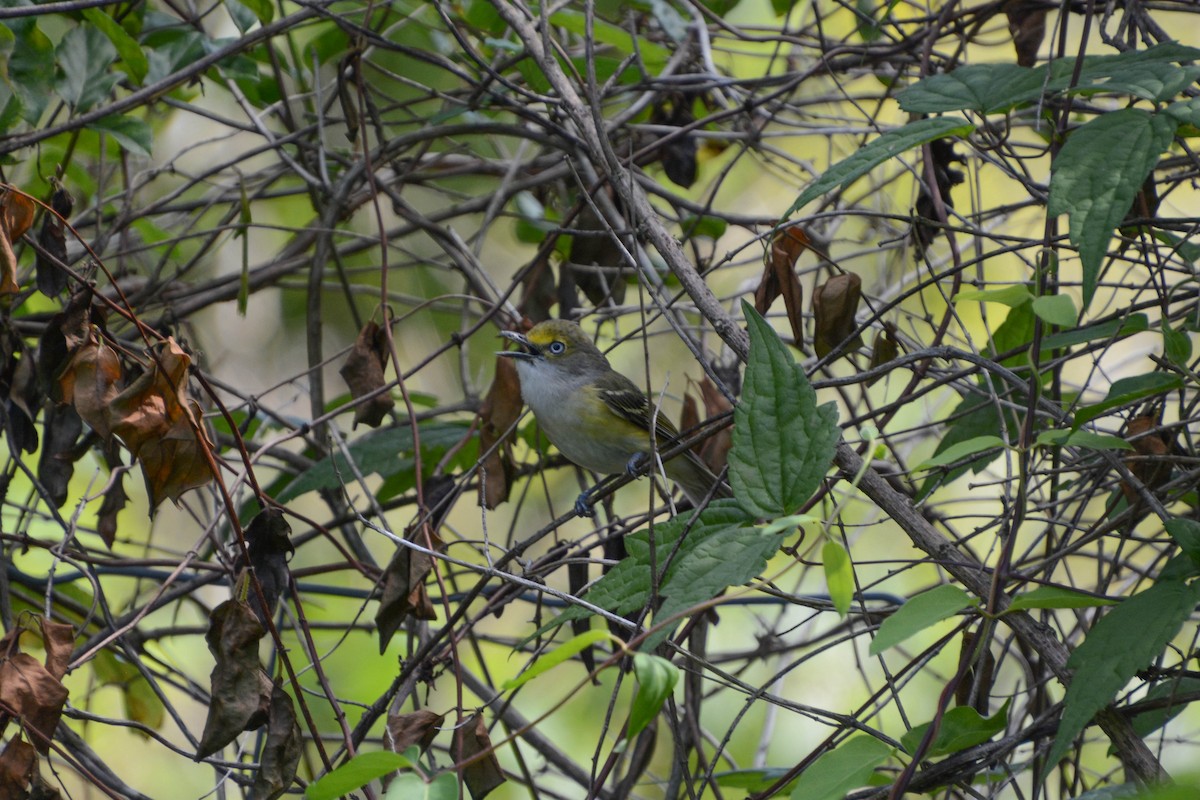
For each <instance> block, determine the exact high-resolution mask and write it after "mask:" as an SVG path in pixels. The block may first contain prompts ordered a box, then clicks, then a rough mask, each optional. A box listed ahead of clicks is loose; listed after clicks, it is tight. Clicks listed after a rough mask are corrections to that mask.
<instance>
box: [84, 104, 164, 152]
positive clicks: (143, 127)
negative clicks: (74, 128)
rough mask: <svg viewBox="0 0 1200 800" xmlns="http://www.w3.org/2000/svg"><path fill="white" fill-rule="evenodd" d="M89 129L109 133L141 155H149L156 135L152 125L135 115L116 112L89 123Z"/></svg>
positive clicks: (128, 148)
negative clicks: (152, 130)
mask: <svg viewBox="0 0 1200 800" xmlns="http://www.w3.org/2000/svg"><path fill="white" fill-rule="evenodd" d="M88 130H93V131H96V132H98V133H107V134H108V135H109V136H111V137H112V138H113V139H114V140H115V141H116V142H117V144H119V145H120V146H121V147H122V148H124V149H125V150H127V151H129V152H131V153H136V154H137V155H140V156H149V155H150V148H151V146H152V143H153V139H154V136H153V134H151V132H150V126H149V125H147V124H146V123H144V122H142V121H141V120H140V119H137V118H135V117H128V116H125V115H123V114H114V115H112V116H111V117H104V118H102V119H98V120H96V121H95V122H93V123H92V124H91V125H88Z"/></svg>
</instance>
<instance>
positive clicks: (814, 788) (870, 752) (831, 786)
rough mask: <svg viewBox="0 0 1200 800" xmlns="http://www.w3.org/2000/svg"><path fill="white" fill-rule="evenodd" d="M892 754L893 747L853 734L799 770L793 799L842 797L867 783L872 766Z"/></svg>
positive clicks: (866, 736) (824, 799)
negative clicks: (807, 766)
mask: <svg viewBox="0 0 1200 800" xmlns="http://www.w3.org/2000/svg"><path fill="white" fill-rule="evenodd" d="M891 754H892V748H890V747H888V746H887V745H886V744H884V743H883V742H881V741H879V740H878V739H876V738H875V737H873V736H868V735H866V734H865V733H864V734H859V735H857V736H852V737H850V738H849V739H847V740H846V741H845V742H843V743H842V744H840V745H838V746H837V747H836V748H835V749H833V750H831V751H829V752H828V753H825V754H824V755H822V756H821V757H820V758H818V759H817V760H816V761H814V762H813V763H812V766H810V767H809V768H808V769H806V770H804V772H802V773H800V777H799V779H798V780H797V781H796V788H795V789H793V790H792V800H842V798H844V797H845V796H846V793H847V792H850V791H851V790H853V789H857V788H859V787H861V786H866V785H867V784H868V783H869V782H870V779H871V773H873V772H874V771H875V767H877V766H879V765H880V764H882V763H883V762H884V761H887V760H888V758H889V757H890V756H891Z"/></svg>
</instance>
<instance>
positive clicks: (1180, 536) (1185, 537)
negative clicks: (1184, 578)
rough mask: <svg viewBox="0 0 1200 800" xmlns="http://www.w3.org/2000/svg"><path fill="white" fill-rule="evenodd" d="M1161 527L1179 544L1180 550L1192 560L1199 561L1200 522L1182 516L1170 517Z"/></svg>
mask: <svg viewBox="0 0 1200 800" xmlns="http://www.w3.org/2000/svg"><path fill="white" fill-rule="evenodd" d="M1163 527H1164V528H1166V529H1167V533H1168V534H1170V536H1171V538H1172V539H1174V540H1175V543H1176V544H1177V545H1179V549H1180V550H1182V551H1183V552H1184V553H1186V554H1187V555H1188V556H1189V557H1190V558H1191V559H1192V560H1193V561H1196V562H1200V522H1196V521H1195V520H1191V519H1185V518H1183V517H1172V518H1171V519H1169V520H1167V521H1166V522H1165V523H1164V524H1163Z"/></svg>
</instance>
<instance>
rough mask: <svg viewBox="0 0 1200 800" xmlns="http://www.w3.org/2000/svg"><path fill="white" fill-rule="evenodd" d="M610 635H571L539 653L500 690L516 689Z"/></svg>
mask: <svg viewBox="0 0 1200 800" xmlns="http://www.w3.org/2000/svg"><path fill="white" fill-rule="evenodd" d="M611 636H612V634H610V633H609V632H608V631H605V630H594V631H584V632H583V633H581V634H579V635H578V636H573V637H572V638H570V639H568V640H567V641H565V642H563V643H562V644H560V645H559V646H558V647H556V648H554V649H553V650H551V651H550V652H548V653H542V654H541V655H539V656H538V657H537V659H536V660H535V661H534V662H533V664H532V666H530V667H529V669H527V670H525V671H524V672H522V673H521V674H520V675H518V676H517V677H515V678H510V679H508V680H507V681H505V682H504V685H503V686H501V687H500V690H501V691H504V692H507V691H509V690H511V689H518V688H520V687H522V686H524V685H525V684H527V683H529V682H530V681H531V680H533V679H534V678H536V677H537V676H539V675H541V674H543V673H546V672H549V671H550V670H552V669H554V668H555V667H557V666H558V665H559V664H561V663H563V662H564V661H567V660H569V659H571V658H573V657H574V656H577V655H579V654H580V653H581V652H583V651H584V650H586V649H587V648H589V647H591V646H592V645H594V644H596V643H597V642H602V641H604V640H605V639H608V638H611Z"/></svg>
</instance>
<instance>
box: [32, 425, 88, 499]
mask: <svg viewBox="0 0 1200 800" xmlns="http://www.w3.org/2000/svg"><path fill="white" fill-rule="evenodd" d="M43 420H44V433H43V436H42V452H41V455H40V456H38V480H39V481H41V483H42V485H43V486H45V487H46V492H47V493H48V494H49V495H50V498H51V499H52V500H53V501H54V504H55V506H57V507H58V508H62V505H63V503H65V502H67V489H68V487H69V485H70V483H71V476H72V475H74V474H75V462H76V460H78V459H79V458H80V457H81V456H82V455H83V454H82V453H81V452H80V451H79V450H78V448H77V447H76V446H75V443H76V442H77V441H78V440H79V437H80V435H81V434H82V433H83V421H82V420H81V419H79V415H78V414H77V413H75V409H74V408H72V407H71V406H51V407H50V408H48V409H46V413H45V414H44V415H43Z"/></svg>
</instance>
